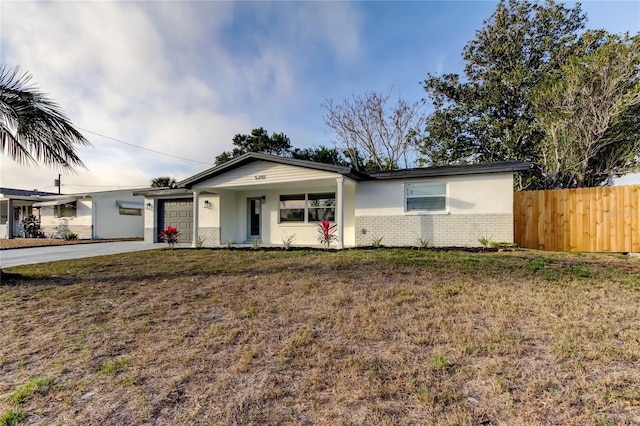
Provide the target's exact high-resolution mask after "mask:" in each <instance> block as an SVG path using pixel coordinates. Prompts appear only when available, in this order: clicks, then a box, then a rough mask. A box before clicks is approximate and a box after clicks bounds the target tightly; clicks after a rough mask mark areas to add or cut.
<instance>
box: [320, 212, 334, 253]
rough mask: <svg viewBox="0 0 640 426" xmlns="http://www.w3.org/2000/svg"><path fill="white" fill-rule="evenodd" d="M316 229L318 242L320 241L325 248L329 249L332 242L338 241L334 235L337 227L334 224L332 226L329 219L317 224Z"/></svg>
mask: <svg viewBox="0 0 640 426" xmlns="http://www.w3.org/2000/svg"><path fill="white" fill-rule="evenodd" d="M318 228H319V229H318V234H320V235H318V241H320V243H321V244H323V245H325V246H327V248H329V246H330V245H331V243H332V242H334V241H337V240H338V236H337V235H336V232H337V230H338V225H336V224H335V223H334V224H332V223H331V222H329V219H325V220H323V221H322V222H320V223H318Z"/></svg>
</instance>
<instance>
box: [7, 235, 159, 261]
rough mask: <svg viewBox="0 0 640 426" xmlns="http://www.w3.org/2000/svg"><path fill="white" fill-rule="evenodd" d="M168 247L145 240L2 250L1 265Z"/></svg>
mask: <svg viewBox="0 0 640 426" xmlns="http://www.w3.org/2000/svg"><path fill="white" fill-rule="evenodd" d="M161 247H167V245H166V244H165V243H157V244H145V243H144V242H143V241H119V242H113V243H95V244H74V245H68V246H50V247H31V248H20V249H10V250H0V267H2V268H9V267H11V266H18V265H30V264H33V263H44V262H53V261H56V260H67V259H80V258H82V257H94V256H104V255H107V254H118V253H128V252H132V251H142V250H153V249H158V248H161Z"/></svg>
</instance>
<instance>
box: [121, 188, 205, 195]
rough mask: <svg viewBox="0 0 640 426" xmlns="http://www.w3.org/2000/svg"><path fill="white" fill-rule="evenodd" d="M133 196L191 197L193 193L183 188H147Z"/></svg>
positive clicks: (135, 192) (134, 193)
mask: <svg viewBox="0 0 640 426" xmlns="http://www.w3.org/2000/svg"><path fill="white" fill-rule="evenodd" d="M133 195H145V196H146V195H151V196H158V195H193V192H191V191H189V190H187V189H185V188H177V189H176V188H149V189H142V190H140V191H134V192H133Z"/></svg>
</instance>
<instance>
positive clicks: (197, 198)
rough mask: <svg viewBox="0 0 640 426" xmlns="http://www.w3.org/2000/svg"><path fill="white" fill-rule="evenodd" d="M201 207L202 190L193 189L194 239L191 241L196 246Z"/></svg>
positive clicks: (192, 245)
mask: <svg viewBox="0 0 640 426" xmlns="http://www.w3.org/2000/svg"><path fill="white" fill-rule="evenodd" d="M199 207H200V191H193V241H191V247H194V248H195V246H196V241H198V227H199V224H198V223H199V219H200V218H199V216H200V215H199Z"/></svg>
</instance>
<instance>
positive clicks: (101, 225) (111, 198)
mask: <svg viewBox="0 0 640 426" xmlns="http://www.w3.org/2000/svg"><path fill="white" fill-rule="evenodd" d="M118 200H119V201H133V202H136V203H141V204H142V203H143V202H144V198H143V197H142V196H133V195H132V194H131V191H122V192H115V191H109V192H108V193H98V194H94V195H93V196H92V201H93V204H92V209H93V211H92V213H93V233H94V238H142V236H143V227H144V217H143V216H133V215H121V214H120V209H119V207H118V205H117V204H116V201H118ZM142 213H143V215H144V205H143V208H142ZM89 217H91V216H90V215H89ZM83 219H84V218H83Z"/></svg>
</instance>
